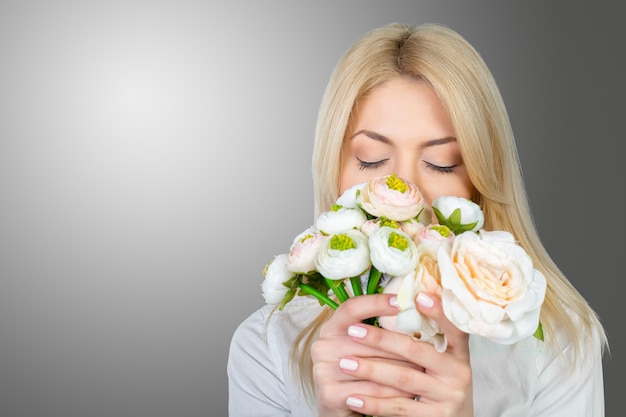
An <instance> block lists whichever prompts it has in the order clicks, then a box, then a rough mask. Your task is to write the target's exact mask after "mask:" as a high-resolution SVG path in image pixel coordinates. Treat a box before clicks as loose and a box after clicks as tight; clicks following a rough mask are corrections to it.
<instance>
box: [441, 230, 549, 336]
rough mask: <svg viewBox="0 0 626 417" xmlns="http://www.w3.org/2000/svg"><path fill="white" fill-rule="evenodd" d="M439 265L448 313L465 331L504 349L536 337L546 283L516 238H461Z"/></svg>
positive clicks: (501, 235)
mask: <svg viewBox="0 0 626 417" xmlns="http://www.w3.org/2000/svg"><path fill="white" fill-rule="evenodd" d="M437 260H438V263H439V269H440V273H441V285H442V303H443V310H444V313H445V315H446V317H447V318H448V319H449V320H450V321H451V322H452V323H453V324H455V325H456V326H457V327H458V328H459V329H461V330H463V331H465V332H467V333H472V334H478V335H481V336H484V337H486V338H489V339H491V340H494V341H496V342H499V343H503V344H511V343H515V342H517V341H519V340H521V339H524V338H526V337H528V336H530V335H532V334H533V333H534V332H535V330H536V329H537V326H538V324H539V313H540V310H541V305H542V303H543V300H544V297H545V291H546V280H545V277H544V276H543V274H541V272H539V271H538V270H537V269H535V268H534V267H533V264H532V260H531V258H530V256H528V254H527V253H526V252H525V251H524V249H523V248H522V247H520V246H519V245H517V244H516V243H515V240H514V238H513V235H511V234H510V233H508V232H504V231H493V232H488V231H484V230H480V231H479V233H478V234H476V233H472V232H466V233H461V234H460V235H457V236H456V237H455V239H454V243H453V244H452V249H451V251H450V253H448V252H446V251H445V250H443V249H440V250H439V252H438V256H437Z"/></svg>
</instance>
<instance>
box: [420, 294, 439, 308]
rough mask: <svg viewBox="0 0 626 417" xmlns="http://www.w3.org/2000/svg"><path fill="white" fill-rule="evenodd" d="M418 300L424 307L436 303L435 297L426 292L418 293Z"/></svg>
mask: <svg viewBox="0 0 626 417" xmlns="http://www.w3.org/2000/svg"><path fill="white" fill-rule="evenodd" d="M416 300H417V303H418V304H419V305H423V306H424V307H432V306H434V305H435V302H434V301H433V299H432V298H430V297H429V296H427V295H426V294H424V293H419V294H417V298H416Z"/></svg>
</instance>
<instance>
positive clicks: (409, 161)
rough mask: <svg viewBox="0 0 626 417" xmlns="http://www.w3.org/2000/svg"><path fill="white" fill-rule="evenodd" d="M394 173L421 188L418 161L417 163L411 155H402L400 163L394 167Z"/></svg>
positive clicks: (399, 159)
mask: <svg viewBox="0 0 626 417" xmlns="http://www.w3.org/2000/svg"><path fill="white" fill-rule="evenodd" d="M393 173H394V174H396V175H397V176H398V177H400V178H402V179H403V180H405V181H410V182H412V183H413V184H415V185H417V186H418V187H419V186H420V184H419V177H418V172H417V161H415V160H414V158H413V157H411V156H410V155H406V154H405V155H402V157H401V158H398V161H397V162H396V164H395V166H394V172H393Z"/></svg>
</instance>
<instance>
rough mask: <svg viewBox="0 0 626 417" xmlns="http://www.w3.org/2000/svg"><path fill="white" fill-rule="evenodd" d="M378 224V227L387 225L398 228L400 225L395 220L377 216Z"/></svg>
mask: <svg viewBox="0 0 626 417" xmlns="http://www.w3.org/2000/svg"><path fill="white" fill-rule="evenodd" d="M378 224H379V225H380V227H383V226H387V227H391V228H393V229H399V228H400V226H398V222H397V221H395V220H391V219H388V218H386V217H379V219H378Z"/></svg>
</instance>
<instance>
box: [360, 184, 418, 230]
mask: <svg viewBox="0 0 626 417" xmlns="http://www.w3.org/2000/svg"><path fill="white" fill-rule="evenodd" d="M359 204H360V205H361V207H362V208H363V210H365V211H366V212H368V213H369V214H371V215H372V216H375V217H385V218H387V219H391V220H397V221H404V220H409V219H413V218H415V217H416V216H417V215H418V214H420V213H421V212H422V211H423V209H424V198H423V196H422V194H421V192H420V190H419V188H417V186H416V185H415V184H413V183H412V182H409V181H404V180H403V179H401V178H399V177H397V176H396V175H393V174H392V175H387V176H383V177H376V178H373V179H372V180H370V181H369V182H368V183H367V184H366V185H365V186H364V187H363V188H362V189H361V193H360V195H359Z"/></svg>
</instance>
